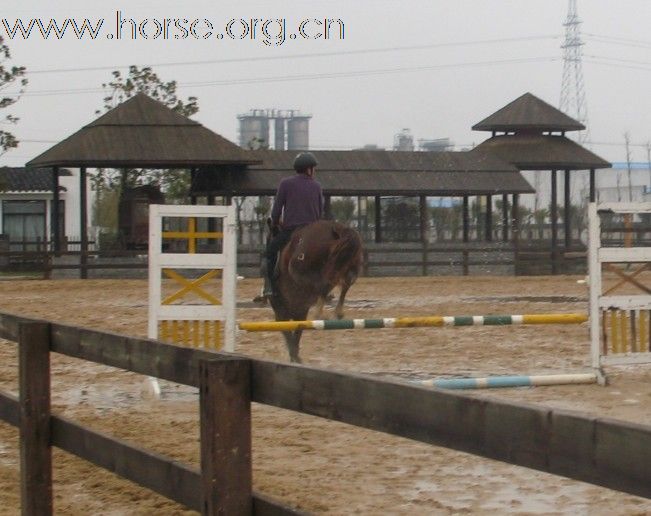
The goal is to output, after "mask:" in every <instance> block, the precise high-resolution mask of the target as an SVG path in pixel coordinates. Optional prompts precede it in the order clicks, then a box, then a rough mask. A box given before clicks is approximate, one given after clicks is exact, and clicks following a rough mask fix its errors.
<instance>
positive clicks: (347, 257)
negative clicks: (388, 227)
mask: <svg viewBox="0 0 651 516" xmlns="http://www.w3.org/2000/svg"><path fill="white" fill-rule="evenodd" d="M333 232H334V233H336V234H337V235H339V238H338V239H336V240H334V242H333V243H332V245H331V247H330V256H329V259H328V261H327V263H326V265H325V268H324V270H323V276H324V278H326V280H327V281H328V283H330V284H331V285H335V284H337V283H339V282H340V281H341V280H342V279H343V278H344V277H345V276H346V275H347V274H349V273H351V272H352V273H354V274H355V276H356V275H357V274H358V272H359V267H360V266H361V262H362V260H361V258H362V256H361V254H362V243H361V241H360V238H359V235H358V234H357V232H356V231H354V230H352V229H350V228H347V227H345V226H339V227H337V228H336V229H335V228H333Z"/></svg>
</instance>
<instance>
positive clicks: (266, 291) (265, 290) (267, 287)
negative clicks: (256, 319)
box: [262, 274, 274, 298]
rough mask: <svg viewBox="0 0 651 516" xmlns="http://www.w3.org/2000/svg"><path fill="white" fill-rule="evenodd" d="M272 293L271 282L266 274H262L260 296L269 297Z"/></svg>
mask: <svg viewBox="0 0 651 516" xmlns="http://www.w3.org/2000/svg"><path fill="white" fill-rule="evenodd" d="M273 295H274V288H273V282H272V281H271V278H270V277H269V275H268V274H265V275H264V285H263V287H262V297H267V298H269V297H271V296H273Z"/></svg>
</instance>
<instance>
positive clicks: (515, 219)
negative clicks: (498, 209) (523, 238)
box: [511, 193, 520, 245]
mask: <svg viewBox="0 0 651 516" xmlns="http://www.w3.org/2000/svg"><path fill="white" fill-rule="evenodd" d="M519 197H520V196H519V195H518V194H515V193H514V194H513V202H512V206H511V218H512V226H513V227H512V229H511V234H512V235H513V241H514V242H515V243H516V245H517V243H518V241H519V240H520V207H519V206H518V202H519Z"/></svg>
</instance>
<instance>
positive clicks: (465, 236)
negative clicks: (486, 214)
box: [462, 195, 470, 242]
mask: <svg viewBox="0 0 651 516" xmlns="http://www.w3.org/2000/svg"><path fill="white" fill-rule="evenodd" d="M468 205H469V202H468V196H467V195H464V196H463V214H462V218H463V241H464V242H468V241H469V240H470V220H469V218H470V216H469V211H470V210H469V206H468Z"/></svg>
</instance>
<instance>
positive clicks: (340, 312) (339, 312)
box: [335, 283, 350, 319]
mask: <svg viewBox="0 0 651 516" xmlns="http://www.w3.org/2000/svg"><path fill="white" fill-rule="evenodd" d="M349 288H350V283H344V284H343V285H342V286H341V293H340V294H339V301H338V302H337V306H335V315H336V316H337V319H343V318H344V301H345V300H346V293H347V292H348V289H349Z"/></svg>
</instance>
